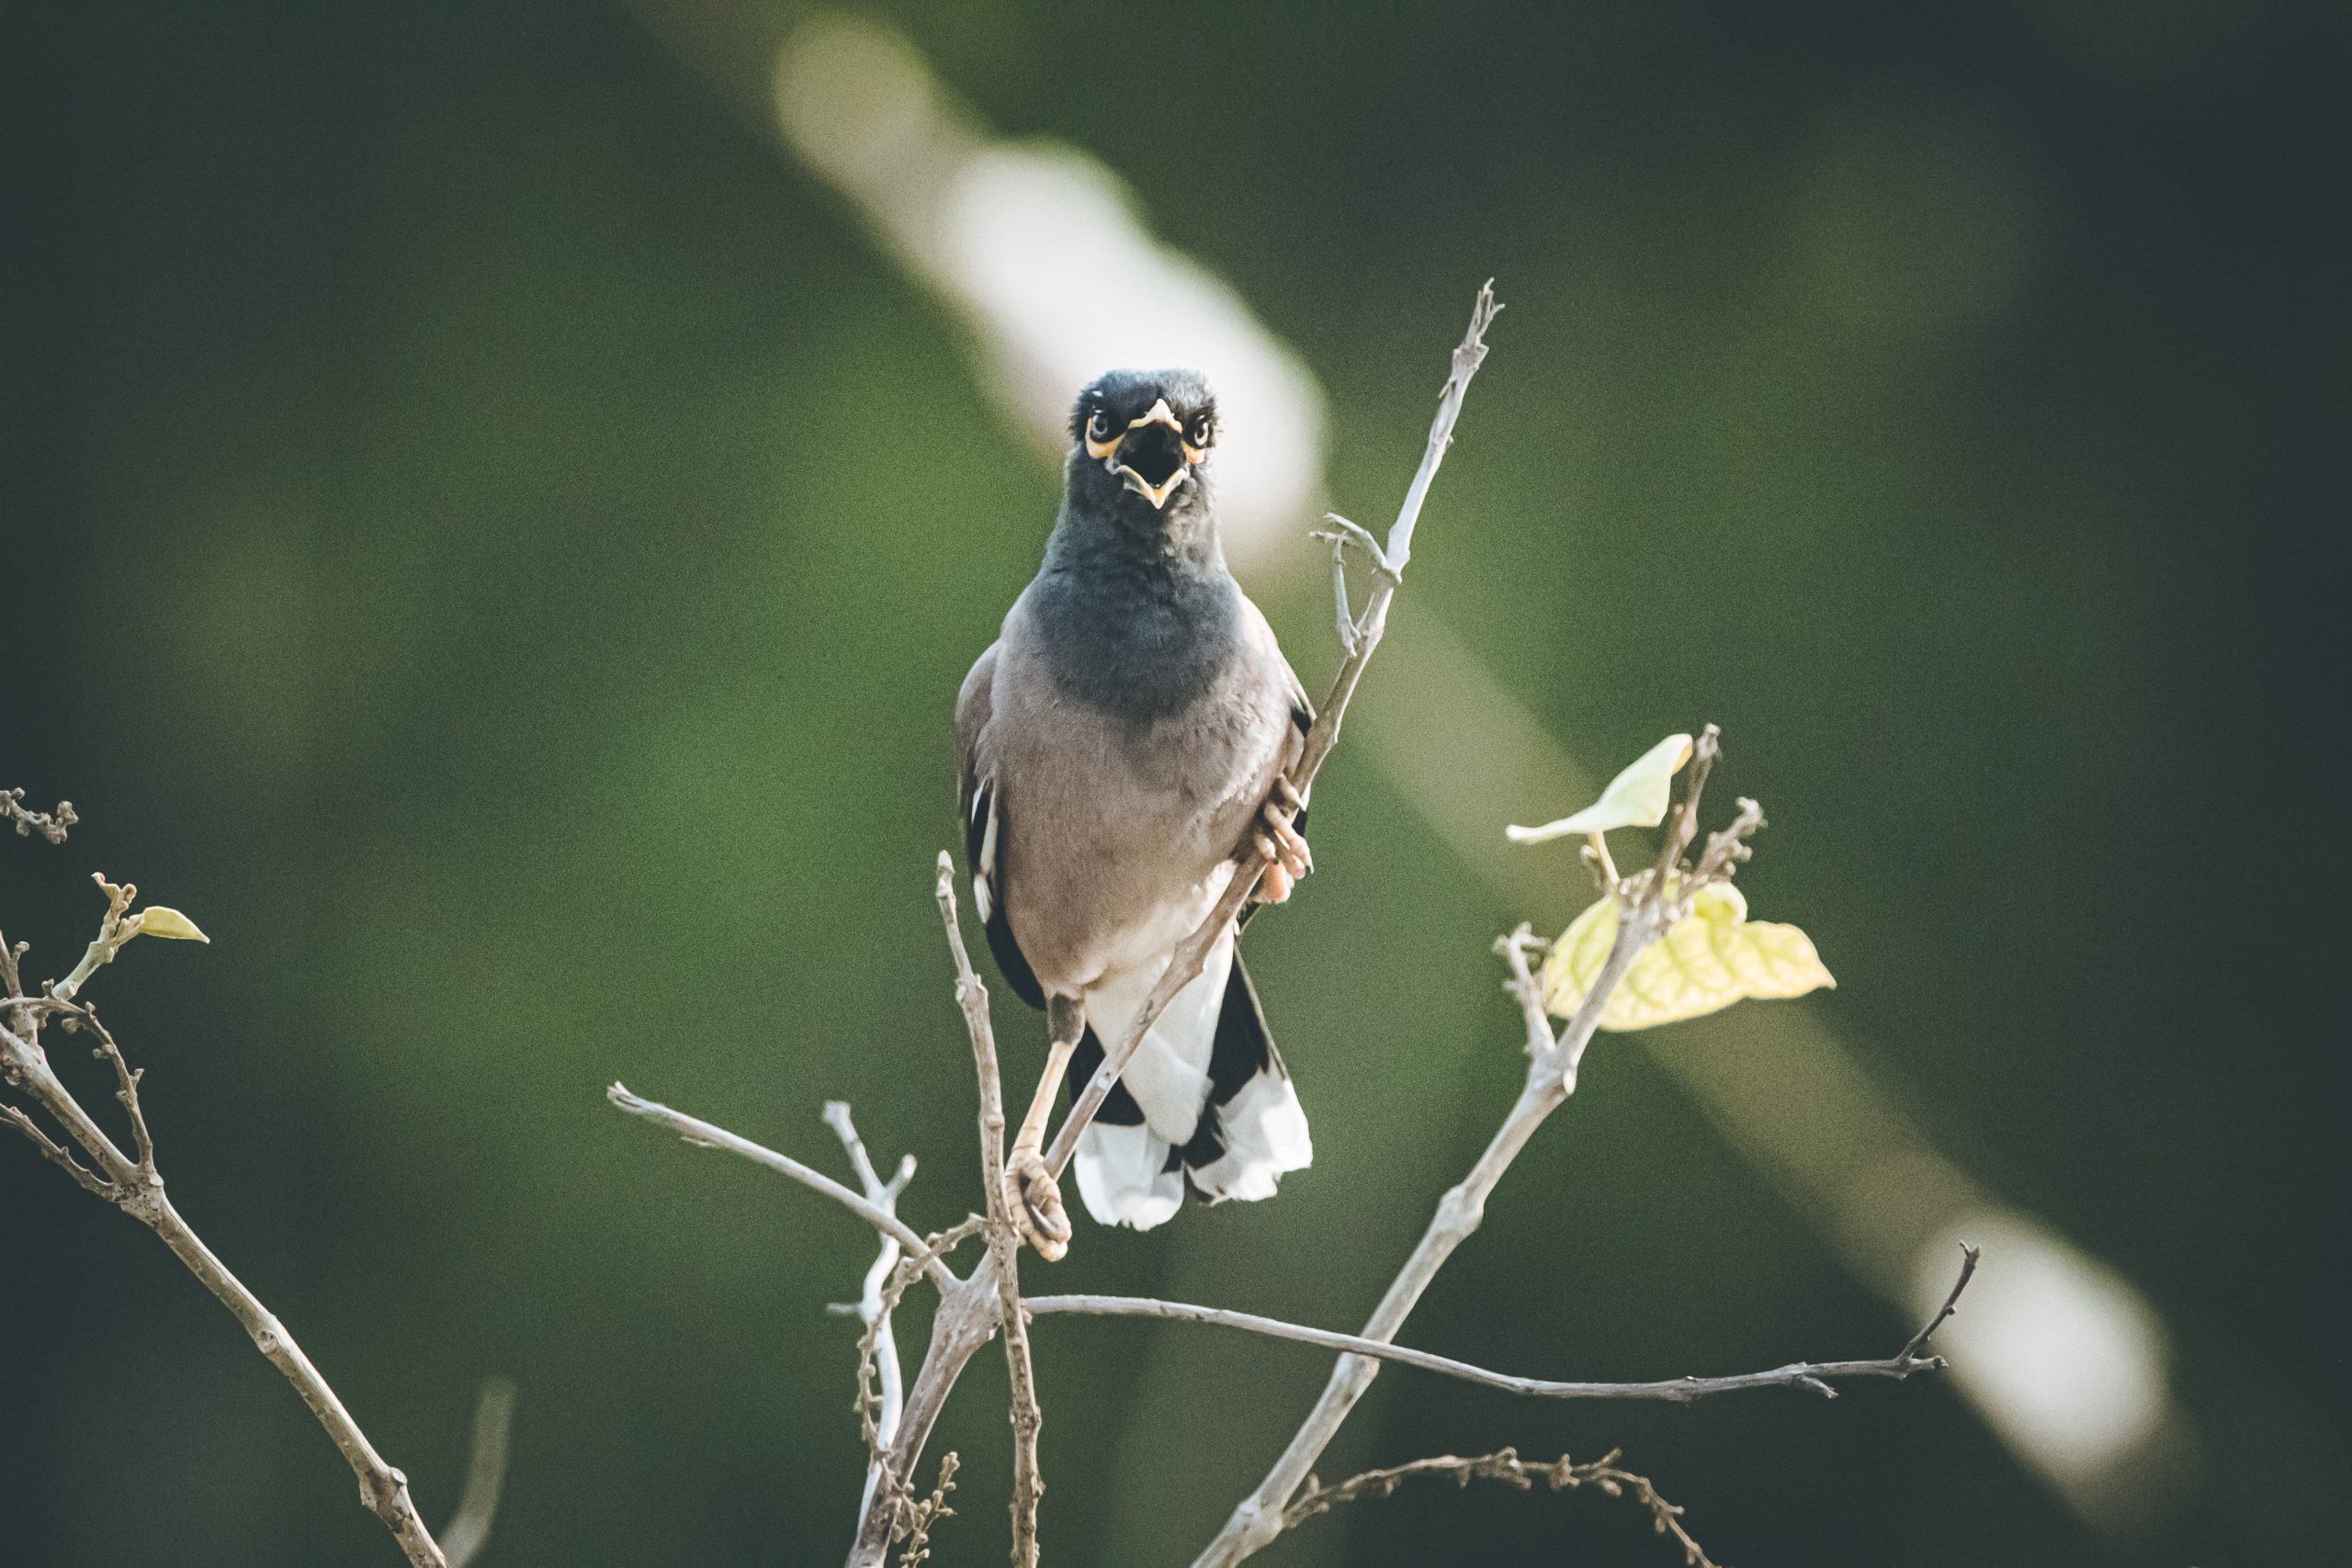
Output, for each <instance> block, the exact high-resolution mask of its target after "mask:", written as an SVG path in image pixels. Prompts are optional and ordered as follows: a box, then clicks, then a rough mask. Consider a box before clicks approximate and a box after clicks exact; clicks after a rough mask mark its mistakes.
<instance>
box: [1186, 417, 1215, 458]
mask: <svg viewBox="0 0 2352 1568" xmlns="http://www.w3.org/2000/svg"><path fill="white" fill-rule="evenodd" d="M1210 434H1211V432H1210V429H1209V421H1208V416H1207V415H1205V414H1204V415H1202V416H1201V417H1200V418H1199V419H1196V420H1194V421H1193V427H1192V429H1190V430H1188V431H1186V432H1185V433H1184V439H1185V440H1186V441H1188V442H1190V443H1191V444H1192V445H1193V446H1197V447H1200V448H1202V449H1204V450H1205V449H1206V448H1207V446H1208V444H1209V435H1210Z"/></svg>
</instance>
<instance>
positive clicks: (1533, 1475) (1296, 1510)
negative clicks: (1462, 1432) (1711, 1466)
mask: <svg viewBox="0 0 2352 1568" xmlns="http://www.w3.org/2000/svg"><path fill="white" fill-rule="evenodd" d="M1619 1457H1620V1455H1619V1452H1618V1450H1615V1449H1611V1450H1609V1452H1608V1453H1606V1454H1604V1455H1602V1456H1601V1457H1600V1459H1597V1460H1588V1461H1585V1462H1584V1463H1582V1464H1578V1463H1577V1462H1576V1461H1573V1460H1571V1459H1569V1458H1568V1456H1567V1455H1566V1454H1562V1455H1561V1456H1560V1457H1559V1458H1558V1459H1556V1460H1555V1461H1552V1462H1551V1463H1550V1464H1530V1463H1528V1462H1527V1461H1524V1460H1522V1459H1521V1458H1520V1457H1519V1452H1518V1450H1515V1449H1503V1450H1499V1451H1498V1452H1496V1453H1490V1454H1480V1455H1478V1456H1477V1457H1476V1459H1458V1458H1456V1457H1455V1456H1454V1455H1453V1454H1441V1455H1439V1456H1438V1457H1437V1458H1435V1459H1417V1460H1415V1461H1412V1462H1411V1463H1409V1464H1399V1465H1392V1466H1390V1467H1389V1468H1387V1469H1386V1470H1368V1471H1365V1472H1363V1474H1362V1475H1355V1476H1351V1477H1349V1478H1348V1479H1347V1480H1345V1481H1342V1482H1340V1483H1339V1484H1338V1485H1336V1486H1323V1485H1319V1484H1317V1483H1316V1481H1315V1479H1314V1478H1313V1477H1312V1476H1310V1477H1308V1478H1307V1489H1306V1494H1305V1495H1303V1496H1301V1497H1300V1498H1299V1500H1298V1501H1297V1502H1296V1503H1294V1504H1293V1505H1291V1506H1290V1507H1289V1508H1288V1509H1287V1510H1285V1511H1284V1513H1283V1522H1282V1528H1283V1529H1295V1528H1296V1527H1297V1526H1299V1525H1303V1524H1305V1523H1306V1521H1307V1520H1309V1519H1311V1518H1313V1517H1316V1516H1317V1514H1328V1513H1329V1512H1330V1511H1331V1510H1332V1509H1333V1508H1336V1507H1338V1506H1340V1504H1342V1503H1353V1502H1355V1501H1357V1500H1358V1499H1360V1498H1365V1497H1386V1496H1388V1495H1391V1494H1393V1493H1394V1492H1395V1491H1396V1490H1397V1487H1398V1486H1400V1485H1402V1484H1404V1483H1406V1482H1407V1481H1409V1480H1411V1479H1412V1478H1413V1477H1415V1476H1417V1475H1442V1476H1445V1477H1447V1478H1448V1479H1450V1480H1451V1481H1453V1483H1454V1484H1455V1485H1457V1486H1467V1485H1469V1484H1470V1483H1472V1482H1473V1481H1498V1482H1501V1483H1503V1484H1504V1485H1506V1486H1512V1487H1516V1488H1517V1489H1519V1490H1520V1491H1521V1492H1532V1491H1533V1490H1534V1489H1535V1487H1536V1485H1537V1483H1542V1484H1543V1485H1544V1487H1546V1488H1547V1489H1549V1490H1551V1491H1554V1492H1573V1491H1576V1490H1577V1489H1578V1488H1580V1487H1585V1486H1593V1487H1598V1488H1599V1489H1600V1491H1602V1492H1604V1493H1606V1494H1608V1495H1610V1496H1611V1497H1622V1496H1623V1495H1625V1494H1626V1493H1628V1492H1630V1493H1632V1494H1633V1495H1634V1500H1635V1501H1636V1502H1638V1503H1640V1504H1641V1505H1642V1506H1644V1507H1645V1508H1647V1509H1648V1510H1649V1511H1650V1520H1651V1524H1652V1526H1653V1527H1654V1528H1655V1529H1657V1533H1658V1534H1660V1535H1665V1536H1671V1537H1673V1538H1674V1541H1675V1544H1676V1545H1678V1546H1679V1547H1680V1548H1681V1549H1682V1562H1683V1568H1717V1565H1716V1564H1715V1563H1714V1562H1713V1561H1712V1560H1710V1559H1709V1558H1708V1556H1707V1554H1706V1552H1705V1551H1702V1550H1701V1549H1700V1546H1699V1543H1698V1542H1697V1541H1696V1540H1692V1539H1691V1532H1690V1530H1688V1529H1685V1528H1684V1526H1683V1523H1682V1510H1681V1508H1680V1507H1679V1506H1676V1505H1675V1504H1672V1503H1669V1502H1668V1501H1667V1500H1666V1499H1665V1498H1663V1497H1661V1496H1659V1495H1658V1493H1657V1487H1656V1486H1654V1485H1652V1484H1651V1483H1650V1479H1649V1477H1647V1476H1645V1475H1636V1474H1634V1472H1632V1471H1630V1470H1623V1469H1620V1468H1619V1467H1618V1464H1617V1461H1618V1459H1619Z"/></svg>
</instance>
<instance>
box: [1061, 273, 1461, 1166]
mask: <svg viewBox="0 0 2352 1568" xmlns="http://www.w3.org/2000/svg"><path fill="white" fill-rule="evenodd" d="M1501 309H1502V307H1501V305H1499V304H1498V303H1497V302H1496V299H1495V287H1494V282H1493V280H1492V279H1489V280H1487V283H1486V284H1485V285H1484V286H1483V287H1481V288H1479V290H1478V298H1477V299H1476V302H1475V303H1474V304H1473V305H1472V307H1471V310H1470V326H1469V329H1468V330H1467V331H1466V332H1465V333H1464V334H1463V338H1462V342H1461V344H1459V345H1458V346H1457V347H1456V348H1455V349H1454V351H1453V365H1452V367H1451V369H1450V370H1449V371H1448V373H1447V375H1446V378H1445V385H1444V386H1443V387H1442V389H1440V390H1439V392H1438V409H1437V417H1436V419H1435V420H1434V421H1432V422H1431V423H1430V439H1429V445H1428V446H1427V447H1426V448H1425V449H1424V450H1423V452H1422V454H1421V464H1420V468H1419V469H1418V470H1417V471H1416V472H1415V473H1414V475H1413V482H1412V484H1411V485H1410V487H1408V489H1407V490H1406V491H1405V500H1404V503H1403V504H1402V505H1401V506H1400V507H1398V509H1397V521H1396V522H1395V523H1394V524H1393V525H1390V527H1389V530H1388V543H1387V546H1386V547H1385V548H1382V547H1377V546H1374V545H1372V543H1371V538H1370V536H1369V535H1368V534H1365V533H1364V530H1363V529H1361V528H1355V525H1353V524H1345V527H1347V528H1355V532H1356V533H1357V534H1360V535H1363V544H1364V546H1365V547H1366V548H1367V550H1368V551H1369V553H1370V554H1371V556H1372V558H1373V565H1374V582H1373V587H1372V592H1371V596H1370V597H1369V598H1368V599H1367V601H1366V602H1365V604H1364V611H1363V616H1362V618H1361V619H1359V620H1356V621H1354V622H1353V623H1351V625H1352V628H1353V629H1352V632H1351V636H1349V637H1343V638H1342V639H1341V641H1342V643H1343V645H1344V646H1345V653H1346V657H1345V658H1343V659H1342V660H1340V669H1339V672H1338V673H1337V674H1336V675H1334V676H1333V677H1332V680H1331V694H1330V695H1329V696H1328V697H1326V698H1324V700H1323V706H1322V708H1321V709H1320V710H1319V711H1318V712H1317V714H1316V716H1315V722H1314V724H1313V725H1312V726H1311V727H1309V728H1308V729H1307V732H1306V745H1305V747H1304V749H1303V750H1302V751H1301V752H1300V755H1299V760H1298V764H1297V766H1296V767H1295V768H1294V769H1293V770H1292V773H1291V780H1290V782H1291V784H1293V785H1294V786H1295V788H1296V789H1297V791H1298V793H1299V794H1300V795H1306V791H1307V787H1308V786H1309V785H1310V784H1313V783H1314V782H1315V775H1316V773H1317V771H1318V770H1320V769H1321V767H1322V766H1323V761H1324V759H1325V758H1327V757H1329V755H1330V754H1331V748H1332V747H1334V746H1336V745H1338V744H1339V739H1340V723H1341V721H1342V720H1343V719H1345V718H1346V716H1347V711H1348V702H1349V699H1350V698H1351V697H1352V696H1354V695H1355V690H1356V686H1357V684H1358V682H1361V681H1362V680H1363V671H1364V666H1365V665H1367V664H1369V663H1370V662H1371V661H1372V656H1373V653H1374V650H1375V649H1378V648H1379V646H1380V638H1381V635H1382V633H1383V632H1384V631H1385V628H1386V626H1387V622H1388V604H1389V601H1390V600H1392V599H1394V598H1395V597H1396V595H1397V585H1398V584H1399V583H1400V582H1401V581H1403V576H1402V574H1403V572H1404V570H1405V563H1406V562H1407V561H1408V560H1410V559H1411V558H1412V554H1413V530H1414V528H1415V527H1416V526H1417V525H1419V522H1420V516H1421V504H1422V502H1425V501H1426V500H1428V499H1429V491H1430V481H1432V480H1433V479H1436V478H1437V470H1438V465H1439V464H1440V463H1442V462H1443V461H1444V459H1445V453H1446V448H1447V447H1449V446H1452V445H1453V426H1454V423H1455V421H1457V420H1458V419H1459V418H1460V417H1461V415H1462V400H1463V399H1464V397H1465V396H1467V395H1468V393H1469V390H1470V378H1472V377H1473V376H1476V374H1477V373H1478V367H1479V366H1480V365H1481V364H1483V363H1484V362H1485V360H1486V357H1487V341H1486V336H1487V328H1488V327H1489V326H1492V325H1493V324H1494V320H1495V314H1496V312H1497V311H1498V310H1501ZM1334 521H1335V522H1338V523H1343V524H1344V522H1345V520H1344V519H1335V520H1334ZM1253 840H1254V829H1253V831H1252V837H1251V838H1250V839H1245V840H1244V841H1243V843H1242V845H1241V847H1240V849H1239V851H1238V855H1237V859H1238V863H1239V864H1238V869H1237V870H1236V871H1235V872H1234V873H1233V875H1232V877H1231V879H1230V880H1229V881H1227V884H1226V886H1225V893H1224V896H1223V897H1220V898H1219V899H1218V900H1217V902H1216V908H1213V909H1211V910H1210V911H1209V914H1208V918H1207V919H1204V920H1203V921H1202V922H1201V925H1200V928H1199V929H1198V930H1196V931H1193V934H1192V935H1191V936H1189V937H1187V938H1186V939H1185V940H1184V941H1183V942H1182V943H1181V944H1180V945H1179V946H1178V947H1177V949H1176V951H1175V953H1174V954H1173V955H1172V956H1171V957H1170V959H1169V961H1168V967H1167V969H1166V970H1164V971H1163V972H1162V973H1161V975H1160V976H1159V983H1158V984H1157V985H1155V986H1153V987H1152V988H1151V992H1150V994H1149V995H1148V996H1147V997H1146V998H1144V1003H1143V1006H1142V1008H1141V1009H1140V1010H1138V1011H1137V1012H1136V1017H1135V1021H1133V1022H1132V1023H1131V1024H1130V1025H1129V1026H1128V1028H1127V1032H1126V1037H1125V1039H1124V1040H1121V1041H1120V1042H1119V1043H1118V1046H1117V1048H1116V1049H1115V1050H1113V1051H1110V1052H1108V1053H1107V1054H1106V1055H1104V1057H1103V1065H1102V1066H1100V1067H1098V1068H1096V1069H1095V1073H1094V1076H1093V1077H1091V1078H1090V1079H1088V1080H1087V1084H1086V1088H1085V1089H1083V1090H1081V1091H1080V1093H1079V1094H1078V1095H1077V1096H1076V1097H1075V1098H1074V1099H1073V1100H1071V1102H1070V1109H1069V1117H1068V1119H1067V1120H1065V1121H1064V1122H1062V1126H1061V1131H1059V1132H1058V1133H1057V1134H1054V1141H1053V1143H1052V1144H1051V1145H1049V1146H1048V1147H1047V1148H1046V1169H1047V1170H1049V1171H1051V1172H1052V1173H1053V1174H1054V1175H1055V1176H1056V1177H1059V1176H1060V1175H1061V1174H1062V1172H1063V1170H1064V1169H1066V1168H1068V1167H1069V1161H1070V1156H1072V1155H1073V1154H1075V1153H1076V1152H1077V1150H1078V1137H1079V1134H1080V1133H1083V1132H1084V1131H1085V1130H1086V1127H1087V1124H1088V1123H1089V1122H1092V1121H1093V1120H1094V1114H1095V1112H1096V1111H1100V1110H1101V1109H1102V1108H1103V1100H1106V1099H1108V1098H1109V1097H1110V1093H1111V1089H1112V1087H1113V1086H1114V1085H1115V1084H1116V1083H1117V1082H1118V1081H1119V1074H1120V1073H1121V1072H1122V1071H1123V1070H1125V1067H1126V1065H1127V1062H1128V1060H1129V1059H1130V1058H1132V1057H1133V1056H1134V1055H1135V1054H1136V1050H1137V1048H1138V1047H1140V1046H1141V1045H1142V1043H1143V1037H1144V1035H1145V1034H1146V1033H1148V1032H1149V1031H1150V1029H1151V1026H1152V1024H1153V1023H1154V1022H1156V1021H1158V1020H1159V1015H1160V1013H1161V1012H1162V1011H1163V1010H1165V1009H1166V1008H1167V1006H1168V1004H1169V1003H1170V1001H1172V1000H1174V999H1175V997H1176V993H1177V992H1178V991H1181V990H1182V989H1183V988H1184V987H1185V986H1186V985H1188V984H1189V983H1191V981H1192V979H1193V976H1196V975H1198V974H1199V973H1200V972H1201V965H1202V964H1204V962H1206V961H1207V958H1208V953H1209V950H1210V949H1211V948H1212V947H1215V946H1216V941H1217V938H1218V936H1219V934H1220V933H1222V932H1223V931H1224V930H1225V929H1226V927H1227V926H1228V925H1230V924H1231V923H1232V922H1233V920H1234V919H1235V917H1237V916H1238V915H1239V914H1240V912H1241V908H1242V906H1243V905H1244V904H1246V903H1247V902H1249V899H1250V894H1251V893H1253V892H1255V891H1256V890H1257V886H1258V880H1259V878H1260V877H1261V876H1262V875H1263V874H1264V873H1265V870H1266V866H1267V865H1268V863H1269V862H1268V860H1267V857H1266V855H1265V854H1264V852H1261V851H1260V850H1258V849H1257V848H1256V847H1255V844H1254V841H1253Z"/></svg>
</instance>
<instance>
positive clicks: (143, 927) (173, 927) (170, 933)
mask: <svg viewBox="0 0 2352 1568" xmlns="http://www.w3.org/2000/svg"><path fill="white" fill-rule="evenodd" d="M136 919H138V922H139V929H138V930H137V931H133V932H131V933H130V934H131V935H132V936H164V937H170V938H171V939H173V940H174V941H175V942H210V941H211V940H212V939H211V938H210V937H209V936H206V935H205V934H204V933H203V932H202V931H198V930H197V929H196V922H195V921H194V920H191V919H188V918H187V916H186V915H183V914H181V913H180V912H179V911H178V910H177V909H174V908H168V907H167V906H165V905H162V904H150V905H148V906H147V907H146V908H143V909H141V910H140V911H139V913H138V915H137V917H136Z"/></svg>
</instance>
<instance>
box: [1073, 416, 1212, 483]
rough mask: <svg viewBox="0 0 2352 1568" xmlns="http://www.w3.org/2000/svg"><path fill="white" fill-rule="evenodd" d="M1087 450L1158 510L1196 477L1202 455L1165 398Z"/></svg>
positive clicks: (1089, 443) (1089, 454)
mask: <svg viewBox="0 0 2352 1568" xmlns="http://www.w3.org/2000/svg"><path fill="white" fill-rule="evenodd" d="M1086 450H1087V455H1088V456H1090V457H1100V458H1101V459H1103V467H1104V468H1108V469H1110V470H1111V472H1113V473H1114V474H1116V475H1118V476H1119V478H1120V479H1122V480H1123V481H1125V484H1126V487H1127V488H1128V489H1129V490H1131V491H1135V492H1136V494H1137V495H1139V496H1141V497H1143V498H1144V499H1145V500H1146V501H1148V502H1151V504H1152V506H1153V508H1154V509H1155V510H1165V509H1166V507H1167V505H1168V499H1169V497H1170V496H1172V495H1174V494H1175V493H1176V491H1178V490H1179V489H1180V488H1182V485H1183V483H1184V481H1185V480H1186V479H1191V478H1192V477H1193V464H1194V463H1197V462H1199V461H1200V460H1201V457H1202V454H1201V453H1200V452H1197V451H1195V450H1194V449H1193V447H1192V446H1190V445H1189V444H1188V443H1187V442H1186V441H1185V440H1184V427H1183V426H1182V425H1181V424H1179V423H1176V411H1175V410H1173V409H1171V408H1170V407H1169V406H1168V400H1167V399H1166V398H1162V399H1160V400H1159V401H1158V402H1156V403H1154V404H1152V405H1151V408H1150V410H1149V412H1146V413H1144V414H1142V415H1140V416H1139V417H1137V418H1136V419H1134V420H1132V421H1130V422H1129V423H1128V424H1127V428H1126V430H1125V433H1123V434H1120V435H1119V436H1117V437H1116V438H1114V439H1113V440H1110V441H1103V442H1096V441H1089V442H1088V443H1087V444H1086Z"/></svg>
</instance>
